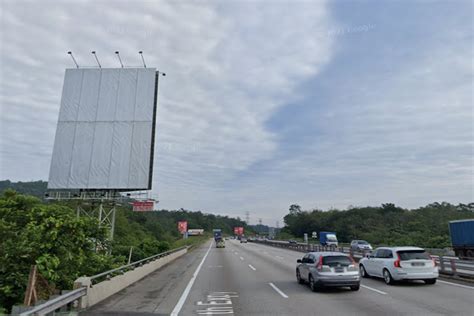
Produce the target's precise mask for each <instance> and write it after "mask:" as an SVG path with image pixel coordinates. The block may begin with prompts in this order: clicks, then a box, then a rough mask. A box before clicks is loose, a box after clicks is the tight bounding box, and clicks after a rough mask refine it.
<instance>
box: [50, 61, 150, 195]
mask: <svg viewBox="0 0 474 316" xmlns="http://www.w3.org/2000/svg"><path fill="white" fill-rule="evenodd" d="M157 80H158V78H157V75H156V69H155V68H100V69H81V68H79V69H66V74H65V77H64V86H63V93H62V99H61V108H60V112H59V120H58V125H57V129H56V138H55V141H54V149H53V157H52V160H51V169H50V172H49V181H48V189H91V190H93V189H97V190H102V189H106V190H122V191H131V190H146V189H151V176H152V167H153V147H154V146H153V143H154V130H155V115H156V89H157Z"/></svg>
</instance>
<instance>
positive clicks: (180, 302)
mask: <svg viewBox="0 0 474 316" xmlns="http://www.w3.org/2000/svg"><path fill="white" fill-rule="evenodd" d="M212 245H213V243H212V242H211V244H210V245H209V249H207V252H206V254H205V255H204V257H203V258H202V260H201V263H200V264H199V265H198V267H197V268H196V271H194V274H193V276H192V278H191V280H189V283H188V285H187V286H186V288H185V289H184V292H183V294H181V297H180V298H179V300H178V303H176V306H175V307H174V309H173V311H172V312H171V314H170V315H171V316H177V315H178V314H179V312H180V311H181V308H183V305H184V303H185V302H186V299H187V298H188V295H189V292H190V291H191V288H192V287H193V284H194V281H195V280H196V277H197V275H198V273H199V271H200V270H201V267H202V265H203V263H204V261H205V260H206V258H207V255H208V254H209V252H210V251H211V248H212Z"/></svg>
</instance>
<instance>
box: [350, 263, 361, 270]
mask: <svg viewBox="0 0 474 316" xmlns="http://www.w3.org/2000/svg"><path fill="white" fill-rule="evenodd" d="M347 271H359V269H358V268H357V267H356V266H355V264H351V265H349V266H347Z"/></svg>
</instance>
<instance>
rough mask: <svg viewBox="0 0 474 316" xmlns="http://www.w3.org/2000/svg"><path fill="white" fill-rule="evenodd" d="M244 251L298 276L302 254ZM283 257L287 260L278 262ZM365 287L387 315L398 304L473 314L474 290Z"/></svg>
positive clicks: (375, 282) (367, 282)
mask: <svg viewBox="0 0 474 316" xmlns="http://www.w3.org/2000/svg"><path fill="white" fill-rule="evenodd" d="M249 245H250V244H249ZM241 248H242V250H241V251H242V252H244V251H245V250H247V251H249V252H251V253H253V255H254V256H256V257H260V259H262V260H264V261H265V262H266V264H267V265H268V264H270V263H272V264H273V265H275V266H280V267H283V268H284V269H285V270H287V273H288V274H291V276H292V277H294V276H293V274H294V270H295V267H296V259H298V258H301V257H302V253H299V252H294V251H291V250H286V249H280V248H274V249H275V250H271V251H269V250H268V249H266V248H269V247H268V246H264V245H257V244H252V246H250V247H246V246H245V245H243V246H242V247H241ZM244 249H245V250H244ZM279 257H280V258H283V260H280V259H278V258H279ZM295 283H296V282H295ZM362 286H363V288H362V289H361V291H362V292H368V291H371V292H373V294H378V297H377V296H375V297H377V300H376V301H375V302H372V303H375V304H380V302H385V304H382V306H383V311H384V312H387V308H390V306H391V305H393V304H395V303H396V304H401V306H400V307H397V309H395V310H393V312H394V313H400V312H401V311H402V310H404V311H405V312H407V313H420V312H422V313H430V314H432V313H440V314H469V315H471V314H472V309H473V303H472V299H473V293H474V292H473V289H471V288H463V287H459V286H456V284H447V283H438V284H436V285H425V284H424V283H423V282H410V283H400V284H399V285H395V286H387V285H385V283H384V282H383V281H382V280H379V279H363V280H362ZM453 287H454V289H453ZM288 291H290V289H288ZM337 291H338V290H335V291H334V292H337ZM332 292H333V291H331V293H332ZM384 293H385V294H384ZM380 296H383V297H380ZM372 298H373V296H372V295H371V296H370V297H365V298H364V300H362V302H363V304H362V305H361V306H360V307H361V308H364V306H365V304H367V303H368V301H369V300H372ZM359 302H361V300H360V298H358V300H357V301H356V302H355V303H354V304H356V305H357V304H358V303H359Z"/></svg>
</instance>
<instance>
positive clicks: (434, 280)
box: [424, 279, 436, 284]
mask: <svg viewBox="0 0 474 316" xmlns="http://www.w3.org/2000/svg"><path fill="white" fill-rule="evenodd" d="M424 281H425V283H426V284H435V283H436V279H428V280H424Z"/></svg>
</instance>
